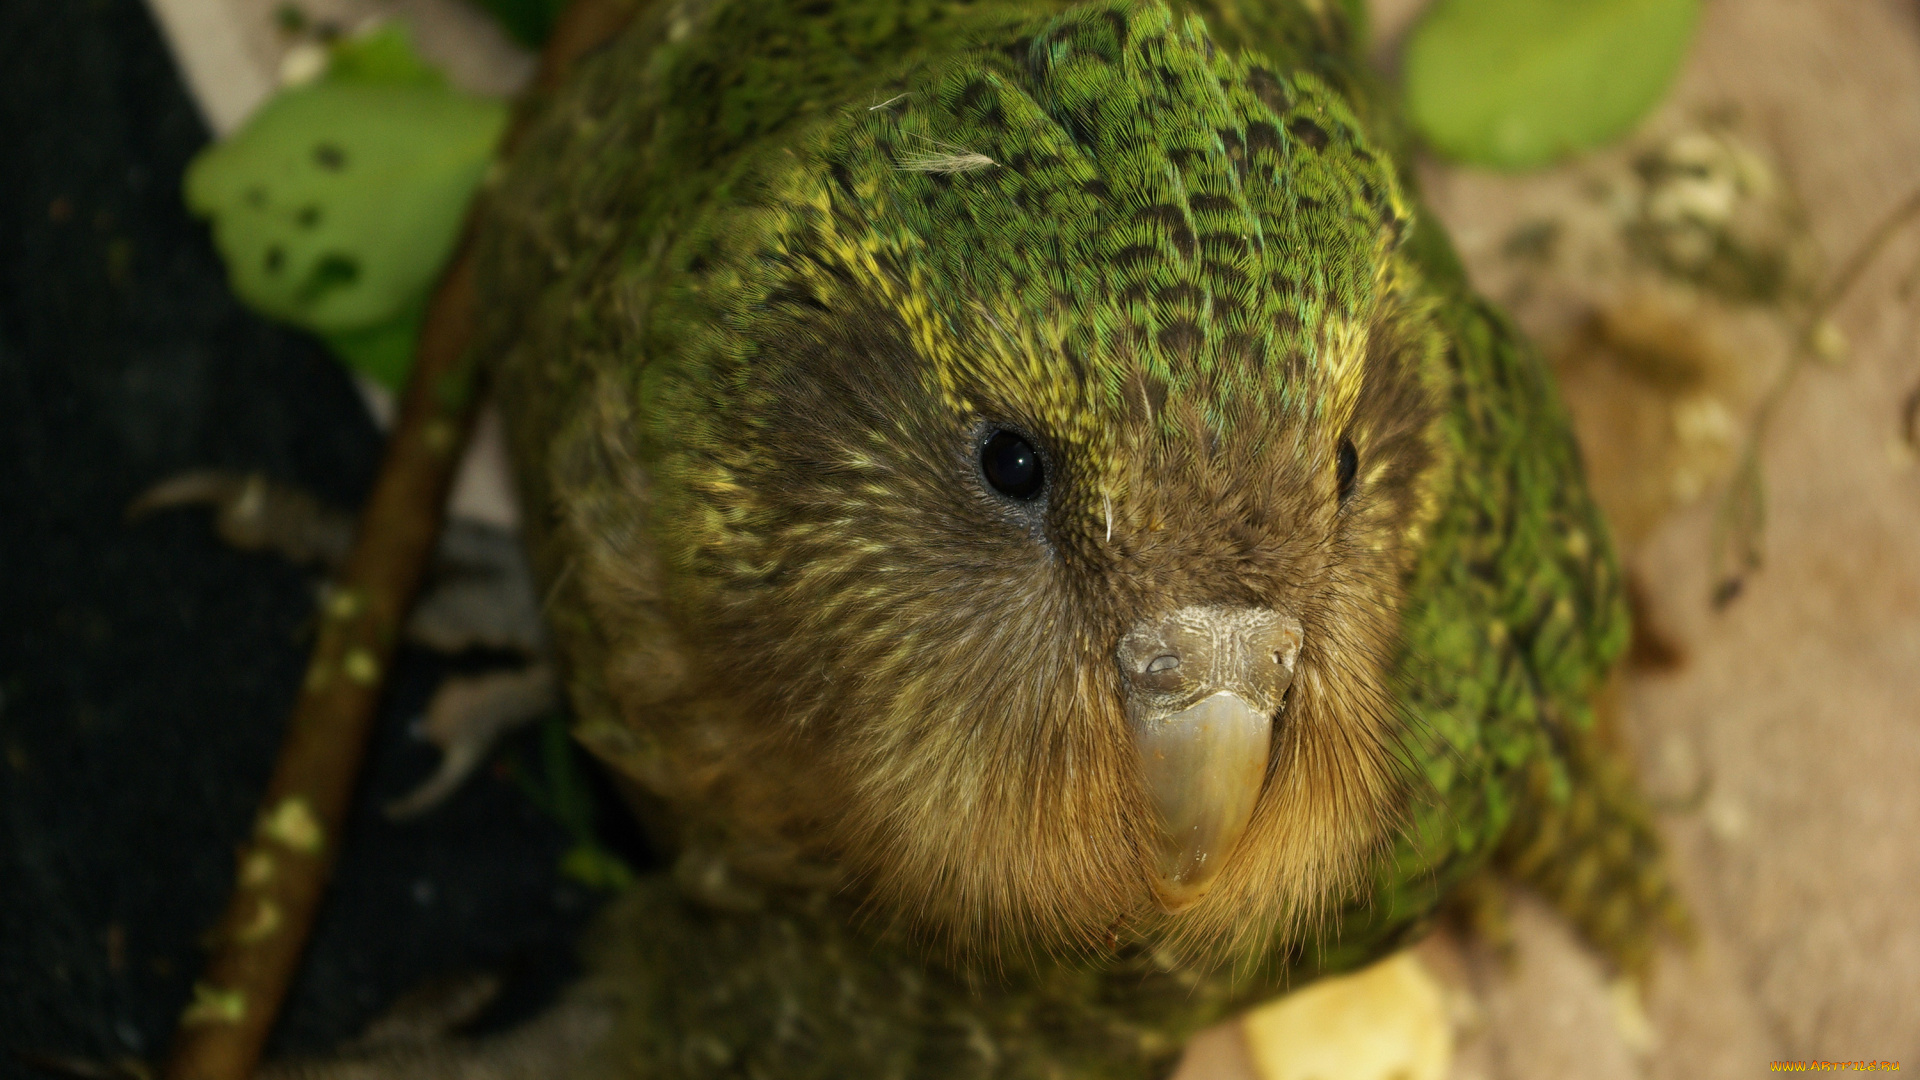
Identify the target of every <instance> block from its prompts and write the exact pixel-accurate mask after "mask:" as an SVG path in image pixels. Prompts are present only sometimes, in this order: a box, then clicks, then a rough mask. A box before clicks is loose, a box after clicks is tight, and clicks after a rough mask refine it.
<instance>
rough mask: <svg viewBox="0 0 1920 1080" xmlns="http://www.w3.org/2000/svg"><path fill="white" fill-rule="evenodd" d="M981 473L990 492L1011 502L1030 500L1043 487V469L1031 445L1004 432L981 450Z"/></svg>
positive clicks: (996, 435)
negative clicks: (1012, 500)
mask: <svg viewBox="0 0 1920 1080" xmlns="http://www.w3.org/2000/svg"><path fill="white" fill-rule="evenodd" d="M980 472H981V474H982V475H984V476H985V477H986V478H987V483H988V484H991V485H992V486H993V490H995V491H997V492H999V493H1000V494H1002V495H1005V496H1006V497H1008V498H1010V499H1021V500H1026V499H1031V498H1033V497H1034V496H1036V495H1038V494H1040V489H1041V488H1042V487H1044V486H1045V485H1046V482H1047V473H1046V469H1045V468H1044V467H1043V466H1042V465H1041V464H1040V451H1038V450H1035V449H1034V448H1033V444H1032V443H1030V442H1028V441H1027V440H1025V439H1023V438H1021V437H1020V436H1018V435H1015V434H1014V433H1013V432H1011V431H1008V430H1007V429H1005V428H1001V429H1000V430H999V431H996V432H994V433H993V434H992V435H989V436H988V437H987V441H986V442H985V443H983V444H981V446H980Z"/></svg>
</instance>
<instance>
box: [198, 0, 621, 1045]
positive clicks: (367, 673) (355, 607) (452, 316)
mask: <svg viewBox="0 0 1920 1080" xmlns="http://www.w3.org/2000/svg"><path fill="white" fill-rule="evenodd" d="M631 13H632V5H631V4H630V3H627V2H625V0H576V2H575V3H574V4H573V5H572V6H571V7H570V8H569V9H568V11H567V13H566V14H565V15H564V16H563V17H562V19H561V21H560V23H559V24H558V25H557V26H556V27H555V29H554V32H553V35H552V37H551V39H550V40H549V42H548V45H547V48H546V50H545V52H544V54H543V56H542V57H541V70H540V74H539V76H538V77H537V80H536V84H535V85H536V89H537V90H547V89H551V88H552V87H554V86H555V85H557V83H558V82H559V78H560V75H561V74H562V73H563V72H564V71H565V69H566V67H567V66H568V65H569V64H570V63H571V62H572V61H573V60H574V59H575V58H576V57H578V56H579V55H581V54H582V53H585V52H587V51H588V50H590V49H592V48H593V47H595V46H596V45H598V44H600V43H601V42H604V41H606V40H607V39H608V38H610V37H611V36H612V35H613V33H615V32H617V31H618V30H619V28H620V27H621V26H623V25H624V24H625V23H626V21H627V19H628V18H629V17H630V16H631ZM508 141H509V146H510V145H511V143H512V141H513V136H512V135H510V136H509V140H508ZM473 232H474V219H473V217H472V216H470V217H469V220H468V225H467V228H466V230H465V234H464V235H463V238H462V240H461V242H460V246H459V248H458V249H457V250H456V251H455V253H454V256H453V259H452V261H451V262H450V263H449V265H448V267H447V270H446V272H445V274H444V275H443V276H442V277H441V279H440V283H439V286H438V288H437V289H436V291H435V293H434V296H433V300H432V303H431V305H430V306H429V308H428V312H427V319H426V323H425V325H424V327H423V328H422V331H421V334H420V344H419V347H418V350H417V352H416V355H415V360H414V367H413V373H412V375H411V377H410V378H409V379H408V382H407V390H406V394H405V396H404V398H403V399H402V403H401V407H400V416H399V421H398V423H396V424H395V426H394V431H393V435H392V437H391V438H390V439H389V440H388V442H387V449H386V456H385V458H384V460H382V462H381V464H380V473H379V476H378V477H377V478H376V479H375V481H374V488H373V494H372V496H371V497H370V498H369V499H368V500H367V504H366V506H365V507H364V508H363V509H362V510H361V513H360V521H359V526H358V529H357V532H356V535H355V538H354V545H353V553H352V554H351V555H350V556H349V557H348V560H347V564H346V568H345V569H344V570H343V571H342V573H341V576H340V579H339V582H338V583H337V587H336V588H335V589H334V591H333V592H332V594H331V596H330V597H329V599H328V600H327V602H326V605H325V611H324V613H323V616H322V620H321V627H320V633H319V639H318V641H316V642H315V644H314V648H313V658H312V661H311V662H310V663H309V664H308V665H307V676H306V682H305V685H304V686H303V687H302V688H301V692H300V698H299V700H298V702H297V703H296V704H295V706H294V710H293V717H292V719H291V720H290V721H289V722H288V725H287V734H286V740H285V742H284V743H282V745H281V748H280V756H279V759H278V760H277V761H276V762H275V765H274V770H273V777H272V779H271V780H270V781H269V782H268V784H267V790H266V794H265V796H264V797H263V798H262V800H261V804H260V813H259V817H258V818H257V820H256V822H255V825H254V830H253V835H252V836H251V837H250V838H249V839H248V840H247V842H246V843H245V844H244V845H242V848H241V851H240V853H239V873H238V881H237V882H236V884H235V886H234V891H233V895H232V898H231V900H230V901H229V902H228V905H227V911H226V915H225V917H224V918H223V919H222V921H221V923H220V928H219V931H218V934H217V937H216V946H215V952H214V955H213V957H212V958H211V959H210V960H209V962H208V964H207V967H206V971H205V973H204V974H203V975H202V977H201V979H200V981H198V982H196V983H195V984H194V987H193V1000H192V1001H191V1002H190V1003H189V1004H188V1006H187V1009H186V1012H185V1014H184V1015H183V1016H182V1017H181V1020H180V1028H179V1030H178V1032H177V1033H176V1035H175V1037H174V1043H173V1048H172V1053H171V1056H170V1057H169V1059H168V1061H167V1067H166V1073H165V1075H166V1077H167V1080H245V1078H247V1077H249V1076H251V1075H252V1073H253V1070H254V1066H255V1065H256V1064H257V1063H258V1061H259V1058H260V1053H261V1049H262V1047H263V1046H264V1045H265V1043H266V1039H267V1034H268V1032H269V1031H270V1030H271V1028H272V1026H273V1021H274V1018H275V1016H276V1015H277V1014H278V1012H279V1009H280V1003H281V1001H282V999H283V998H284V997H285V996H286V991H287V986H288V984H289V982H290V981H291V979H292V977H293V974H294V972H295V971H296V970H297V968H298V966H299V962H300V954H301V951H302V949H303V947H304V946H305V944H306V940H307V936H308V933H309V932H310V931H311V929H312V926H313V916H314V913H315V911H316V910H317V909H318V908H319V906H320V900H321V897H322V896H323V895H324V893H325V891H326V886H327V880H328V878H329V876H330V875H331V873H332V869H333V865H334V860H335V859H336V858H337V856H338V855H339V851H340V838H341V832H342V828H343V826H344V825H345V822H346V817H347V811H348V808H349V806H350V804H351V800H352V796H353V788H354V784H355V781H356V779H357V778H358V775H359V771H360V763H361V759H362V758H363V757H364V756H365V752H366V743H367V736H368V734H369V732H370V730H371V727H372V723H373V717H374V715H375V709H376V706H377V705H378V704H379V700H380V695H381V691H382V689H383V688H384V686H385V683H386V676H387V673H388V671H389V669H390V668H391V666H392V662H393V656H394V649H395V646H396V643H397V641H398V638H399V631H400V627H401V624H402V622H403V620H404V618H405V616H406V613H407V608H408V606H409V605H410V604H411V603H412V601H413V597H414V594H415V592H416V591H417V589H418V588H419V585H420V580H421V577H422V574H423V573H424V571H425V568H426V565H427V560H428V558H429V557H430V556H431V555H432V553H433V549H434V545H435V542H436V540H437V538H438V537H439V534H440V528H441V525H442V522H443V520H444V517H445V507H446V497H447V492H448V489H449V488H450V487H451V486H452V482H453V475H454V469H455V467H456V466H457V465H458V464H459V461H460V455H461V451H462V449H463V448H464V447H465V445H466V441H467V435H468V432H469V430H470V429H471V427H472V424H473V417H474V413H475V410H476V407H477V404H478V399H479V396H480V395H479V387H478V373H477V372H476V371H475V370H474V358H473V356H472V352H471V344H472V336H473V316H474V303H475V298H474V280H473V275H474V267H473Z"/></svg>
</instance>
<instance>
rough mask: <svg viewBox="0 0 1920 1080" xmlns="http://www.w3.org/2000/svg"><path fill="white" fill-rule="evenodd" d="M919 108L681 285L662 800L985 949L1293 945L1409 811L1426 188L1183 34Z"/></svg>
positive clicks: (1338, 112)
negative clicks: (800, 859) (841, 876)
mask: <svg viewBox="0 0 1920 1080" xmlns="http://www.w3.org/2000/svg"><path fill="white" fill-rule="evenodd" d="M888 89H889V91H890V92H891V91H893V90H895V89H897V94H890V96H889V97H888V99H887V100H883V101H879V102H876V103H874V104H875V107H872V108H867V107H865V106H866V104H867V103H865V102H863V103H861V107H859V108H854V109H848V110H845V111H844V112H843V113H841V114H839V115H837V116H836V118H835V119H833V120H832V121H831V122H830V123H826V124H823V125H822V126H821V128H820V129H819V130H817V131H816V132H814V133H813V134H812V135H811V136H809V137H807V138H805V139H800V140H797V141H796V142H794V143H792V144H790V145H787V146H783V147H781V148H779V149H778V150H776V151H772V152H769V153H768V154H767V155H765V156H766V158H767V159H768V160H767V161H766V162H764V163H763V164H762V166H761V167H760V169H759V171H758V172H757V173H755V174H754V175H755V178H754V179H753V181H752V182H753V183H754V184H757V185H759V186H760V190H759V193H758V194H756V195H755V196H754V197H753V198H750V199H745V200H742V201H741V202H739V203H736V204H734V205H732V206H731V207H729V208H728V209H727V210H726V211H725V212H723V213H716V214H714V215H712V216H711V219H710V220H707V221H705V222H703V223H701V224H700V225H699V227H698V228H695V229H692V230H690V231H689V232H688V233H687V234H685V235H684V236H683V238H682V239H681V240H679V241H677V247H676V248H675V251H674V252H673V253H672V254H670V255H669V256H667V257H666V258H667V262H668V264H670V273H671V275H672V281H673V283H674V284H673V289H672V290H671V295H670V296H666V297H663V298H661V299H659V300H657V301H656V302H655V303H654V305H653V307H652V309H651V312H650V313H649V315H648V316H647V318H648V319H649V320H650V326H649V329H648V331H647V336H648V339H649V341H650V342H651V344H652V347H653V348H654V349H655V350H656V352H655V354H654V356H653V357H650V358H649V360H648V364H647V369H648V370H647V374H646V376H645V377H644V378H642V379H639V380H636V382H635V390H634V398H635V399H636V401H638V402H639V404H638V405H637V406H636V408H635V412H634V413H633V416H634V427H635V428H636V429H637V431H638V432H639V435H638V438H637V443H638V445H639V449H638V450H637V451H636V456H637V459H638V460H640V461H642V462H644V464H645V469H646V472H647V474H648V477H649V481H648V492H647V498H648V500H649V510H648V516H647V522H648V525H647V532H648V534H649V536H648V544H649V546H650V548H651V551H652V556H651V557H652V558H654V559H657V565H658V567H659V580H660V582H661V583H662V584H661V587H660V594H661V596H662V600H661V601H660V610H661V611H662V612H663V621H664V624H665V626H666V628H667V629H666V630H664V631H663V633H666V634H668V635H670V637H671V639H672V641H673V642H674V645H673V648H674V649H675V650H676V652H675V655H676V656H677V657H678V659H677V660H676V661H675V664H676V665H677V666H676V667H675V670H676V672H678V675H677V676H676V678H675V680H674V683H673V689H672V691H671V693H667V692H654V693H649V694H647V695H644V696H646V697H647V700H645V701H641V702H639V703H638V704H636V705H634V706H633V707H632V708H631V710H630V716H631V717H632V720H631V721H630V722H631V723H633V724H635V725H643V726H647V727H650V728H651V729H652V730H653V732H654V735H655V736H656V737H657V738H659V739H660V740H662V742H661V745H663V746H667V747H669V751H668V756H669V758H670V759H671V758H672V757H673V755H675V754H678V755H680V760H682V761H683V762H684V763H685V765H684V773H683V775H679V776H673V777H661V778H657V781H656V786H668V787H672V786H674V785H678V787H676V788H675V790H676V791H677V792H679V794H678V795H677V796H675V797H676V798H678V799H679V800H680V801H682V802H683V803H684V804H685V805H684V806H683V810H685V811H686V812H687V813H690V814H700V815H705V817H706V818H707V819H709V820H718V821H724V822H730V824H729V825H728V828H729V829H731V830H732V831H733V832H734V833H736V834H737V835H740V836H749V835H752V834H753V833H754V831H755V829H761V830H763V831H764V833H765V837H764V838H766V839H768V840H769V842H772V840H773V838H777V839H778V841H779V842H780V843H791V844H793V845H796V846H797V847H799V848H801V849H804V850H805V851H806V852H807V853H808V857H809V858H811V859H815V860H818V861H824V862H826V863H828V864H831V865H833V866H836V867H838V868H839V869H841V870H842V871H844V872H845V874H846V879H845V880H846V881H847V883H848V888H849V889H850V890H851V891H852V892H853V893H854V894H855V895H857V896H858V897H859V898H860V899H861V901H862V902H863V903H864V904H866V905H867V906H868V908H869V909H870V910H873V911H876V912H879V913H881V914H883V915H885V916H887V917H889V918H897V919H899V920H901V921H904V922H906V923H908V924H911V925H914V926H918V927H920V928H922V929H925V930H929V931H931V932H933V933H934V934H936V935H938V936H940V937H943V938H945V939H946V940H949V941H951V942H958V943H972V944H991V943H996V942H998V943H1004V942H1009V941H1025V942H1029V943H1034V942H1037V943H1040V944H1042V945H1067V946H1087V947H1092V948H1096V949H1097V948H1099V947H1101V943H1102V942H1109V941H1112V940H1114V939H1115V936H1116V935H1115V930H1116V928H1119V927H1124V928H1126V931H1127V932H1128V933H1133V932H1142V933H1150V934H1154V935H1155V936H1158V937H1161V938H1163V939H1167V940H1174V941H1186V942H1188V943H1191V944H1194V945H1196V946H1199V947H1201V948H1205V949H1219V948H1230V947H1232V946H1235V945H1240V946H1245V945H1248V944H1251V943H1252V942H1254V941H1256V940H1258V941H1267V940H1271V939H1272V938H1273V936H1274V935H1275V934H1285V933H1287V932H1289V931H1291V930H1293V929H1295V928H1297V927H1299V926H1300V925H1301V924H1302V921H1303V920H1304V919H1310V918H1311V917H1312V916H1313V915H1314V914H1316V913H1317V912H1319V911H1321V910H1323V909H1324V908H1325V906H1326V905H1327V903H1328V902H1329V901H1330V900H1332V899H1334V898H1336V897H1338V896H1339V895H1341V893H1342V891H1343V889H1345V888H1347V887H1349V886H1351V885H1353V884H1354V883H1355V882H1356V880H1357V876H1358V874H1359V871H1360V870H1361V868H1362V866H1363V864H1364V862H1365V859H1366V858H1367V856H1368V855H1369V853H1371V852H1373V851H1375V850H1377V845H1378V843H1379V841H1380V839H1381V838H1382V836H1383V834H1384V833H1386V832H1387V831H1389V829H1388V824H1389V821H1390V819H1391V817H1392V814H1393V807H1394V805H1395V800H1396V798H1397V794H1396V792H1397V790H1398V784H1397V782H1396V769H1395V766H1394V763H1393V761H1394V755H1395V747H1396V740H1397V738H1398V725H1399V721H1398V719H1397V717H1396V704H1395V699H1396V694H1395V691H1394V689H1393V686H1392V685H1391V681H1390V680H1391V669H1392V665H1393V662H1394V655H1395V649H1396V647H1397V636H1398V628H1399V625H1400V621H1401V612H1402V609H1403V607H1404V606H1405V603H1406V598H1405V595H1404V594H1405V590H1406V584H1405V582H1406V578H1407V574H1408V569H1409V566H1410V563H1411V557H1412V554H1413V552H1414V551H1415V550H1416V549H1417V547H1418V546H1419V544H1420V543H1421V530H1422V527H1423V525H1424V524H1425V523H1426V522H1427V521H1428V520H1429V519H1430V517H1431V513H1432V506H1431V501H1432V498H1433V492H1432V484H1431V479H1432V475H1433V473H1434V472H1435V461H1436V459H1437V456H1438V454H1439V452H1440V451H1439V444H1438V435H1437V434H1436V432H1437V431H1438V428H1437V426H1436V424H1437V421H1436V417H1437V415H1438V401H1437V395H1438V394H1439V393H1440V391H1439V390H1438V389H1437V387H1436V383H1435V379H1436V376H1435V375H1434V371H1435V370H1436V368H1437V360H1436V358H1437V356H1438V345H1437V344H1436V342H1437V336H1436V333H1435V331H1434V330H1433V327H1432V323H1431V320H1430V312H1429V310H1428V301H1426V300H1423V299H1422V293H1421V289H1420V286H1419V284H1418V281H1417V278H1416V275H1415V273H1414V271H1413V270H1412V269H1411V268H1410V264H1409V263H1408V262H1407V261H1406V259H1405V257H1404V256H1403V255H1402V254H1400V251H1399V249H1400V242H1401V239H1402V237H1403V236H1404V234H1405V233H1406V232H1407V231H1408V229H1409V227H1410V220H1409V212H1408V208H1407V206H1406V204H1405V202H1404V200H1403V196H1402V194H1401V192H1400V189H1399V187H1398V185H1397V182H1396V178H1395V172H1394V169H1393V167H1392V165H1391V164H1390V163H1389V162H1388V161H1387V160H1386V159H1385V156H1384V155H1383V154H1382V153H1381V152H1380V151H1379V150H1377V149H1376V148H1375V147H1374V146H1373V145H1372V144H1371V143H1370V142H1369V139H1368V137H1367V136H1366V134H1365V133H1363V131H1362V130H1361V127H1360V125H1359V123H1358V121H1357V120H1356V119H1355V116H1354V113H1353V111H1352V109H1351V108H1350V106H1349V104H1348V103H1347V102H1346V101H1345V100H1344V99H1343V98H1342V97H1341V96H1340V95H1339V94H1337V93H1335V92H1334V91H1333V90H1332V89H1330V88H1329V87H1328V86H1327V85H1326V84H1325V83H1324V82H1322V81H1321V80H1319V79H1317V78H1316V77H1315V76H1314V75H1313V74H1311V73H1309V72H1304V71H1289V70H1285V69H1284V68H1282V67H1280V66H1279V65H1276V64H1273V63H1271V62H1269V61H1265V60H1263V59H1261V58H1260V57H1258V56H1247V57H1241V56H1236V55H1231V54H1230V53H1229V51H1228V50H1226V49H1224V48H1216V47H1215V45H1214V44H1213V43H1212V41H1211V40H1210V38H1209V36H1208V33H1207V31H1206V29H1205V27H1204V25H1203V24H1202V23H1201V22H1199V21H1198V20H1194V19H1188V18H1184V17H1180V16H1176V15H1174V14H1171V13H1169V12H1168V11H1167V10H1166V9H1165V8H1164V7H1160V6H1157V5H1134V6H1130V5H1123V4H1108V5H1101V6H1094V7H1091V8H1083V9H1079V10H1077V11H1074V12H1071V13H1069V14H1067V15H1064V16H1061V17H1059V18H1057V19H1055V20H1053V21H1051V22H1047V23H1044V24H1040V25H1039V26H1038V28H1037V29H1036V28H1035V27H1034V26H1028V27H1027V28H1026V29H1025V30H1024V31H1023V32H1022V33H1021V34H1020V35H1019V36H1017V37H1010V38H1009V39H1008V40H1006V41H1005V42H1003V43H997V44H996V43H988V44H986V45H983V46H982V47H980V48H977V49H974V50H972V51H969V52H967V53H966V54H964V55H963V56H962V57H960V58H959V59H957V60H951V61H947V62H944V63H937V64H930V65H927V66H925V67H923V68H920V69H917V70H915V71H914V72H912V73H911V74H910V75H908V76H906V77H905V78H904V80H903V81H902V82H901V83H900V84H898V86H897V87H889V88H888ZM743 182H744V181H743ZM663 357H670V359H663Z"/></svg>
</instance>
